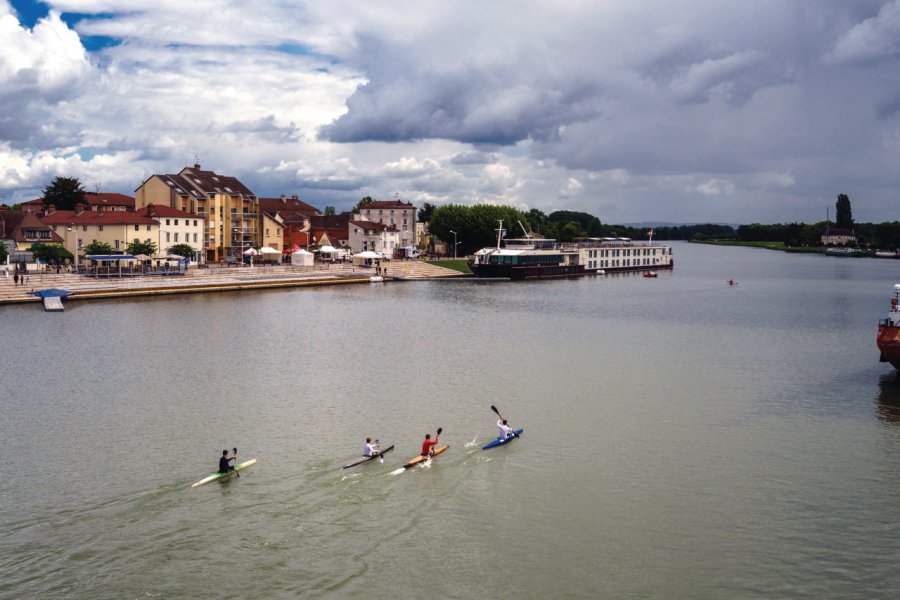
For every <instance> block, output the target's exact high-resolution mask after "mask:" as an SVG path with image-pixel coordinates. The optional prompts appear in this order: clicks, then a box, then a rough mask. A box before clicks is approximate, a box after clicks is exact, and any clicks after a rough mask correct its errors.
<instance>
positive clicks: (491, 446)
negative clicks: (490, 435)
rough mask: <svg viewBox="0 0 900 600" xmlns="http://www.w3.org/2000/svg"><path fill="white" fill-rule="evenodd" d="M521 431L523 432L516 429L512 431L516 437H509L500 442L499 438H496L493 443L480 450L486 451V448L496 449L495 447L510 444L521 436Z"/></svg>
mask: <svg viewBox="0 0 900 600" xmlns="http://www.w3.org/2000/svg"><path fill="white" fill-rule="evenodd" d="M523 431H525V430H524V429H516V430H515V431H513V433H515V434H516V435H511V436H509V437H508V438H506V439H505V440H501V439H500V438H497V439H496V440H494V441H493V442H491V443H489V444H487V445H486V446H483V447H482V448H481V449H482V450H487V449H488V448H496V447H497V446H502V445H503V444H506V443H508V442H511V441H513V440H514V439H516V438H517V437H519V436H520V435H522V432H523Z"/></svg>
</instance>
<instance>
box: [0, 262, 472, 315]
mask: <svg viewBox="0 0 900 600" xmlns="http://www.w3.org/2000/svg"><path fill="white" fill-rule="evenodd" d="M373 275H375V269H373V268H366V267H360V266H359V265H351V264H330V263H317V264H315V265H314V266H312V267H294V266H290V265H275V266H263V267H261V266H254V267H218V266H216V267H210V268H204V269H190V270H189V271H188V272H187V273H186V274H185V275H171V276H159V275H150V276H139V277H123V278H118V277H110V278H105V277H101V278H94V277H87V276H85V275H76V274H72V273H61V274H58V275H57V274H56V273H46V274H40V273H30V274H29V275H28V282H27V284H26V285H18V286H16V285H15V284H14V280H13V276H12V274H11V273H10V275H9V277H5V276H4V275H2V274H0V305H3V304H18V303H26V302H41V299H40V298H38V297H36V296H32V295H31V294H30V292H32V291H39V290H44V289H49V288H62V289H65V290H69V292H70V294H69V297H68V299H69V300H88V299H92V298H122V297H131V296H157V295H166V294H192V293H211V292H227V291H238V290H251V289H272V288H284V287H304V286H321V285H342V284H351V283H369V277H371V276H373ZM382 275H384V277H385V281H392V280H395V281H401V280H422V279H432V278H444V277H460V276H462V274H461V273H459V272H457V271H453V270H451V269H445V268H444V267H438V266H435V265H429V264H427V263H424V262H420V261H400V262H391V263H387V264H386V265H383V269H382Z"/></svg>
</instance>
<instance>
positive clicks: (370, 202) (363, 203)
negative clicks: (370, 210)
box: [351, 196, 375, 212]
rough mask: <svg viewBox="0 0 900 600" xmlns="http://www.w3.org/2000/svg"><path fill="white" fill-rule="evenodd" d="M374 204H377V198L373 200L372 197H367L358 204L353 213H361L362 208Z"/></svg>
mask: <svg viewBox="0 0 900 600" xmlns="http://www.w3.org/2000/svg"><path fill="white" fill-rule="evenodd" d="M373 202H375V198H373V197H372V196H366V197H365V198H362V199H360V201H359V202H357V203H356V206H354V207H353V210H352V211H351V212H359V209H360V208H362V207H363V206H365V205H366V204H372V203H373Z"/></svg>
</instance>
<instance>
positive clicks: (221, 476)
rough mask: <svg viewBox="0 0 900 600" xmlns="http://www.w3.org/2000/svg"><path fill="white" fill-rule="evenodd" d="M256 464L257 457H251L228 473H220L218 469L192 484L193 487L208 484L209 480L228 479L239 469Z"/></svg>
mask: <svg viewBox="0 0 900 600" xmlns="http://www.w3.org/2000/svg"><path fill="white" fill-rule="evenodd" d="M255 464H256V459H255V458H251V459H250V460H248V461H247V462H242V463H241V464H239V465H238V466H236V467H235V468H234V471H228V472H227V473H219V472H218V471H217V472H215V473H213V474H211V475H210V476H209V477H204V478H203V479H201V480H200V481H198V482H197V483H195V484H192V485H191V487H192V488H195V487H200V486H201V485H206V484H207V483H209V482H211V481H226V480H228V479H231V478H232V477H234V476H235V475H237V472H238V471H243V470H244V469H248V468H250V467H252V466H253V465H255Z"/></svg>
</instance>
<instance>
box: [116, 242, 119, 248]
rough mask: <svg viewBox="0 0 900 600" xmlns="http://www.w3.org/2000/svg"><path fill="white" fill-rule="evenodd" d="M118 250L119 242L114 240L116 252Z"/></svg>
mask: <svg viewBox="0 0 900 600" xmlns="http://www.w3.org/2000/svg"><path fill="white" fill-rule="evenodd" d="M118 249H119V240H116V250H118Z"/></svg>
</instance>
